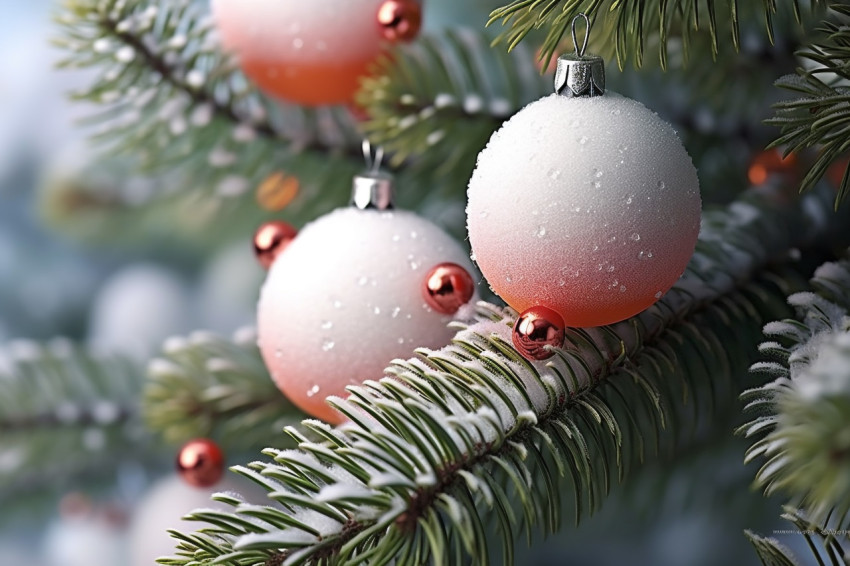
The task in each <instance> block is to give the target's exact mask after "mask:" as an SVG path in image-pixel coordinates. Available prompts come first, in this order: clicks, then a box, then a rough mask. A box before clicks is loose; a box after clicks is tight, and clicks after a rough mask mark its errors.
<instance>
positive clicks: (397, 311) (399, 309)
mask: <svg viewBox="0 0 850 566" xmlns="http://www.w3.org/2000/svg"><path fill="white" fill-rule="evenodd" d="M399 314H401V307H396V308H394V309H393V312H392V317H393V318H398V315H399Z"/></svg>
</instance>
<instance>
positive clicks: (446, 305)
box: [422, 263, 475, 314]
mask: <svg viewBox="0 0 850 566" xmlns="http://www.w3.org/2000/svg"><path fill="white" fill-rule="evenodd" d="M474 294H475V281H474V280H473V279H472V276H471V275H470V274H469V272H468V271H466V270H465V269H464V268H463V267H461V266H459V265H458V264H456V263H441V264H440V265H438V266H437V267H435V268H434V269H432V270H431V271H430V272H428V275H426V276H425V280H424V281H423V282H422V295H423V297H424V299H425V302H426V303H428V306H429V307H431V308H432V309H434V310H435V311H437V312H439V313H443V314H454V313H456V312H457V311H458V310H459V309H460V307H462V306H463V305H465V304H466V303H468V302H469V301H470V299H472V296H473V295H474Z"/></svg>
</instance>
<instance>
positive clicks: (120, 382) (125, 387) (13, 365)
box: [0, 340, 147, 504]
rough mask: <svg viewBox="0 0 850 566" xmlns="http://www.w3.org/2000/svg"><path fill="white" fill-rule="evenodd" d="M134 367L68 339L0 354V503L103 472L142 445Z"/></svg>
mask: <svg viewBox="0 0 850 566" xmlns="http://www.w3.org/2000/svg"><path fill="white" fill-rule="evenodd" d="M142 381H143V378H142V372H141V368H140V367H139V364H137V363H135V362H133V361H131V360H127V359H123V358H121V357H117V356H104V355H97V354H92V353H89V352H86V351H84V350H82V349H81V348H78V347H77V346H75V345H73V344H72V343H70V342H68V341H67V340H54V341H53V342H50V343H49V344H47V345H44V346H42V345H39V344H36V343H33V342H25V341H19V342H13V343H11V344H10V345H9V346H8V347H6V348H5V349H4V351H3V352H0V501H2V502H6V503H7V504H8V502H9V500H12V499H15V498H18V497H20V496H21V495H24V494H29V493H32V492H33V491H44V490H45V489H48V490H49V488H50V487H51V486H52V487H61V486H62V485H65V482H69V481H73V479H74V478H79V477H81V476H88V475H91V474H97V475H101V476H102V475H104V474H107V473H108V471H109V470H114V469H115V462H116V461H118V460H120V458H121V457H122V456H127V455H129V454H131V453H133V454H136V456H137V457H138V456H139V455H140V450H139V449H140V447H141V446H143V445H144V444H145V442H146V440H145V439H146V438H147V436H146V434H145V432H144V430H143V427H142V426H141V422H140V418H139V409H138V405H137V401H136V399H137V396H138V394H139V392H140V389H141V385H142Z"/></svg>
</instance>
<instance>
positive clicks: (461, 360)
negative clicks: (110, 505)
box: [162, 191, 848, 565]
mask: <svg viewBox="0 0 850 566" xmlns="http://www.w3.org/2000/svg"><path fill="white" fill-rule="evenodd" d="M827 193H828V191H827ZM769 202H770V197H769V196H767V197H766V196H765V195H751V196H750V197H748V199H745V200H744V201H741V202H738V203H735V204H733V205H732V206H731V207H730V209H729V210H728V211H726V212H718V213H716V214H709V215H708V216H707V217H706V221H705V224H704V230H703V234H702V237H701V240H700V244H699V246H698V249H697V252H696V255H695V257H694V260H693V262H692V264H691V266H690V268H689V270H688V272H687V273H686V275H685V276H684V277H683V279H682V280H681V281H680V283H679V284H677V286H676V287H674V288H673V290H671V291H670V292H669V293H668V294H667V296H665V298H664V299H662V300H661V301H660V302H659V303H658V304H657V305H656V306H654V307H652V308H651V309H649V310H648V311H646V312H645V313H643V314H641V315H639V316H638V317H636V318H635V319H632V320H630V321H627V322H624V323H620V324H618V325H615V326H612V327H603V328H599V329H590V330H573V331H570V333H569V338H568V341H567V342H568V345H567V346H566V347H565V349H563V350H560V349H559V350H557V357H556V358H555V361H553V362H550V363H535V362H528V361H526V360H525V359H524V358H523V357H522V356H521V355H520V354H519V353H518V352H517V351H516V350H515V349H514V348H513V346H512V345H511V341H510V329H511V326H512V324H513V321H514V317H515V314H514V313H512V312H511V311H510V310H502V309H500V308H497V307H495V306H491V305H488V304H484V303H482V304H481V305H480V306H479V313H478V316H477V320H476V321H475V322H474V323H472V324H471V325H469V326H468V327H465V328H462V329H461V330H460V332H459V333H458V335H457V337H456V338H455V340H454V341H453V344H452V345H449V346H447V347H445V348H443V349H441V350H437V351H430V350H422V351H420V357H419V358H415V359H411V360H408V361H406V362H405V361H400V360H399V361H397V362H395V363H394V364H393V366H392V367H391V368H389V369H388V375H389V377H386V378H384V379H383V380H381V381H380V382H367V383H365V384H364V385H363V386H358V387H351V388H350V391H351V394H352V395H351V397H350V398H349V399H348V400H347V401H343V400H336V401H335V402H334V404H335V406H337V407H338V408H339V409H340V410H341V411H342V412H343V413H344V414H345V415H346V416H347V417H348V418H349V419H350V422H349V423H346V424H343V425H341V426H340V427H337V428H331V427H329V426H328V425H326V424H323V423H321V422H318V421H310V420H308V421H304V424H303V426H304V428H303V429H302V428H298V427H290V428H288V429H287V430H288V432H289V434H290V435H292V436H293V438H295V439H296V440H297V441H298V443H299V446H298V449H296V450H283V451H280V450H267V451H266V452H265V454H266V455H267V456H269V457H271V458H273V462H254V463H252V464H250V465H248V466H238V467H237V468H235V469H236V471H237V472H239V473H241V474H243V475H245V476H247V477H248V478H250V479H252V480H254V481H256V482H257V483H259V484H260V485H261V486H263V487H264V488H265V489H266V490H267V491H268V492H269V498H270V499H271V500H272V502H270V504H269V505H266V506H257V505H254V504H247V503H243V502H241V501H239V500H238V499H234V498H233V497H232V496H230V495H221V496H219V500H220V501H224V502H228V503H231V504H233V505H234V506H235V507H236V508H235V511H234V512H232V513H222V512H216V511H198V512H196V513H193V515H192V517H193V518H194V519H196V520H199V521H203V522H206V523H208V526H207V527H204V528H203V529H201V530H200V531H198V532H197V533H194V534H175V536H176V537H177V538H178V540H179V541H180V547H179V548H180V551H179V555H180V556H181V557H182V558H172V559H168V560H163V562H162V563H163V564H175V565H177V564H179V565H184V564H190V563H191V564H213V563H228V564H258V563H262V564H310V563H335V564H344V563H360V562H363V561H367V562H374V563H384V562H386V561H388V560H389V559H390V557H393V559H394V560H395V563H398V564H421V563H423V562H425V561H433V562H434V563H465V562H467V561H469V560H471V561H473V563H479V564H488V563H491V559H490V558H489V557H490V556H491V555H493V556H497V555H498V554H499V553H500V554H501V558H502V559H503V560H504V562H505V563H506V564H510V563H512V556H513V552H514V542H515V540H516V539H517V538H518V537H519V536H521V534H522V533H523V532H526V533H527V534H528V536H532V533H533V532H534V529H535V528H541V529H542V530H544V531H545V532H554V531H556V530H558V529H559V528H560V525H561V524H562V523H563V522H564V519H565V515H564V508H563V507H562V505H561V503H562V498H563V499H567V497H568V496H564V495H563V494H566V493H569V494H573V495H572V497H570V500H571V503H572V507H573V510H574V513H575V516H576V519H579V518H581V517H582V516H584V515H585V514H586V513H587V512H589V511H592V510H593V509H595V508H597V507H598V506H599V505H600V503H601V502H602V501H603V500H604V498H605V496H606V495H607V494H608V492H609V490H610V489H611V487H612V485H613V484H615V483H617V482H618V481H620V480H621V479H623V476H624V475H625V474H626V471H627V470H628V469H629V468H630V467H632V466H634V465H637V464H638V463H639V462H641V461H642V460H643V459H644V458H649V457H651V456H652V455H654V454H655V453H657V452H658V451H660V450H664V449H665V447H664V443H663V442H662V440H660V438H665V437H664V432H663V431H665V429H668V427H669V430H668V431H667V432H668V433H672V434H673V435H674V437H673V439H670V438H667V439H666V441H667V442H672V444H673V445H674V446H675V445H676V443H677V442H686V441H687V440H686V439H677V438H676V436H677V435H679V434H683V433H684V431H685V430H692V431H693V430H694V429H696V428H697V427H696V424H695V422H694V421H693V419H696V420H697V421H699V420H700V419H701V418H702V419H706V418H708V417H709V416H710V413H711V410H710V409H708V413H709V415H702V416H701V415H697V416H695V415H694V414H693V411H695V410H697V409H700V410H703V411H705V410H706V407H704V406H701V405H702V403H701V402H700V401H697V399H708V398H710V399H713V400H714V401H713V402H714V403H718V404H723V403H728V402H729V400H730V391H729V390H730V389H731V390H732V391H734V390H735V389H736V384H735V382H734V381H732V382H724V381H723V380H721V379H718V377H717V376H716V372H715V371H713V370H715V369H717V368H718V367H723V368H725V369H726V370H727V371H724V372H721V373H725V374H726V375H727V376H729V379H731V378H732V376H733V375H734V368H735V367H736V366H737V367H738V368H739V369H741V366H743V367H746V365H747V363H748V362H747V359H748V355H747V349H746V345H742V349H741V350H737V349H736V348H733V349H726V348H725V347H724V346H722V343H721V341H720V340H719V336H722V335H723V334H724V333H728V332H733V331H737V332H740V330H741V328H742V327H746V326H748V325H749V326H750V327H751V329H753V330H754V331H755V332H757V329H758V327H759V326H760V325H761V324H762V323H763V322H764V321H765V320H768V319H769V318H770V314H768V313H770V312H774V313H775V312H781V311H782V310H783V307H782V306H781V305H782V303H783V301H782V299H781V296H782V295H783V294H784V292H785V291H786V290H785V289H777V288H776V287H775V283H762V284H758V283H757V282H758V281H759V280H760V278H761V276H762V275H766V274H767V272H766V271H765V270H766V269H767V268H768V266H769V265H776V264H777V262H779V263H781V262H783V261H786V262H787V261H788V258H789V253H790V252H791V251H792V249H794V248H796V247H797V246H805V245H811V244H813V243H815V242H817V241H818V240H820V239H821V238H823V237H824V236H826V234H831V235H832V236H831V237H835V235H836V233H835V232H834V229H836V228H839V227H843V228H844V230H840V228H839V230H840V231H842V232H846V218H842V217H836V216H834V215H833V214H832V213H831V212H830V211H829V209H830V208H831V204H832V203H831V202H830V198H829V195H828V194H824V193H821V194H812V195H811V196H809V197H805V202H806V204H804V205H803V206H801V207H798V206H796V205H793V206H790V207H789V206H788V205H787V204H786V205H785V206H777V205H776V204H774V205H770V204H768V203H769ZM803 211H807V212H803ZM791 226H795V227H797V229H796V230H794V231H791V230H789V229H788V228H790V227H791ZM803 227H805V228H803ZM800 228H802V229H800ZM847 236H848V234H846V233H844V234H843V238H845V239H846V237H847ZM769 280H770V278H768V281H769ZM771 286H772V287H773V288H772V289H771ZM771 295H772V296H773V297H774V298H773V299H770V297H771ZM777 303H778V304H779V307H778V308H777ZM771 305H772V306H771ZM765 309H766V311H765ZM760 312H762V313H763V314H761V315H760V314H759V313H760ZM760 320H761V321H762V322H759V321H760ZM753 327H754V328H753ZM742 353H743V359H742V357H741V354H742ZM750 359H751V358H750ZM724 391H725V393H723V392H724ZM732 395H734V393H732ZM683 399H684V400H685V401H684V402H685V403H687V402H688V401H689V402H690V403H692V404H691V405H690V406H688V407H687V408H684V407H683V406H682V403H683ZM698 412H699V411H698ZM686 420H690V421H691V422H686ZM509 494H510V495H509ZM494 528H495V529H497V530H498V533H499V536H498V537H497V539H498V540H500V541H502V544H503V546H502V548H500V549H490V548H488V543H487V540H488V536H487V533H488V532H491V531H492V529H494ZM494 553H495V554H494Z"/></svg>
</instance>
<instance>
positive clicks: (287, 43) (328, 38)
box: [212, 0, 422, 106]
mask: <svg viewBox="0 0 850 566" xmlns="http://www.w3.org/2000/svg"><path fill="white" fill-rule="evenodd" d="M212 9H213V15H214V17H215V21H216V25H217V27H218V30H219V32H220V34H221V38H222V42H223V45H224V47H225V49H228V50H230V51H232V52H233V53H235V54H236V56H237V57H238V60H239V64H240V66H241V67H242V70H243V71H244V72H245V74H246V75H248V77H250V78H251V79H252V80H253V81H254V82H255V83H256V84H257V86H259V88H261V89H262V90H264V91H265V92H267V93H269V94H271V95H273V96H276V97H279V98H281V99H284V100H287V101H289V102H294V103H297V104H301V105H306V106H318V105H324V104H344V103H348V102H350V101H351V99H352V97H353V96H354V93H355V92H356V91H357V89H358V87H359V83H360V79H361V78H362V77H363V76H365V75H367V74H368V71H369V66H370V65H371V64H372V63H373V62H374V61H375V60H376V59H377V58H378V56H379V55H381V53H382V52H383V51H384V49H385V48H386V45H387V44H388V43H392V42H399V41H410V40H412V39H413V38H415V37H416V35H417V34H418V32H419V28H420V25H421V17H422V15H421V11H422V6H421V4H420V2H417V1H416V0H346V1H345V2H340V1H339V0H213V3H212Z"/></svg>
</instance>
